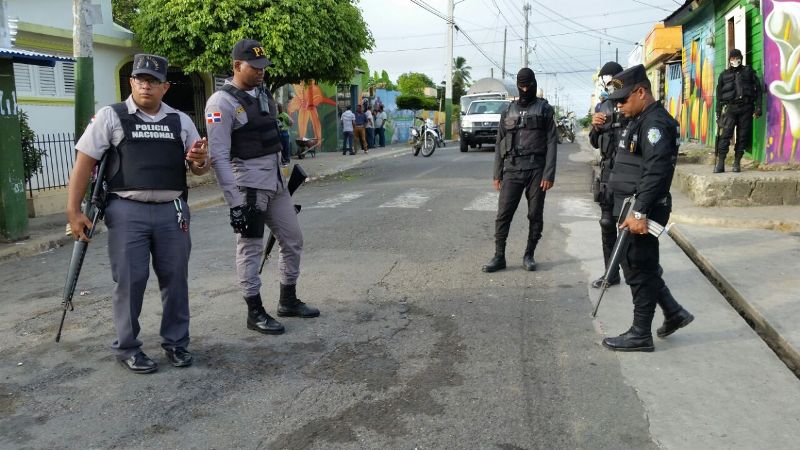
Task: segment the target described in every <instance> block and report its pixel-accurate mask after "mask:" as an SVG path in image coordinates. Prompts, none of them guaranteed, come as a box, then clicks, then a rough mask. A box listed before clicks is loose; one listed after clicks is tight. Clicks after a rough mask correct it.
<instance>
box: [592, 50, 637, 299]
mask: <svg viewBox="0 0 800 450" xmlns="http://www.w3.org/2000/svg"><path fill="white" fill-rule="evenodd" d="M620 72H622V66H620V65H619V64H617V63H616V62H614V61H609V62H607V63H605V64H604V65H603V68H602V69H600V73H599V77H600V79H599V82H600V84H601V86H602V88H603V89H604V92H607V91H608V85H609V84H610V83H611V79H612V78H613V77H614V75H617V74H618V73H620ZM627 124H628V119H626V118H625V116H623V115H622V113H620V112H619V111H617V105H616V104H615V103H614V102H613V101H612V100H608V99H606V100H605V101H603V102H602V103H600V104H599V105H598V107H597V111H596V112H595V113H594V115H593V116H592V129H591V130H590V131H589V142H590V143H591V144H592V147H594V148H596V149H599V150H600V175H599V176H598V177H597V179H595V181H594V184H593V187H592V190H593V191H594V192H593V193H594V201H596V202H597V203H599V204H600V236H601V238H602V242H603V261H604V262H605V267H606V270H607V269H608V259H609V258H610V257H611V251H612V250H613V249H614V243H615V242H616V241H617V220H616V217H615V216H614V214H613V211H614V195H613V193H612V192H611V189H609V187H608V177H609V175H610V174H611V168H612V166H613V164H614V153H615V152H616V151H617V146H618V145H619V140H620V136H621V135H622V130H623V129H624V128H625V126H626V125H627ZM604 277H605V274H603V275H602V276H600V278H598V279H596V280H594V281H592V287H594V288H599V287H601V286H602V285H603V281H604ZM619 282H620V278H619V268H616V269H615V270H614V271H613V272H612V273H611V275H610V276H609V279H608V284H610V285H615V284H619Z"/></svg>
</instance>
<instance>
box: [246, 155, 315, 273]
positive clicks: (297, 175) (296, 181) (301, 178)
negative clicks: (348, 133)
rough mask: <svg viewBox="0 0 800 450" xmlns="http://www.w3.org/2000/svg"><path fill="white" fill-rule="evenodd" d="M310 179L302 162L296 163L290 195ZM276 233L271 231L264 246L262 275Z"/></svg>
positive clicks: (295, 206) (297, 210) (295, 210)
mask: <svg viewBox="0 0 800 450" xmlns="http://www.w3.org/2000/svg"><path fill="white" fill-rule="evenodd" d="M307 179H308V175H307V174H306V171H305V170H303V168H302V167H301V166H300V164H295V165H294V168H292V174H291V175H290V176H289V182H288V183H287V184H288V187H289V195H294V191H296V190H297V188H299V187H300V186H302V185H303V183H305V182H306V180H307ZM300 209H301V207H300V205H294V212H295V214H300ZM275 241H276V239H275V234H273V233H270V234H269V238H268V239H267V244H266V245H265V246H264V258H263V259H262V260H261V267H260V268H259V269H258V274H259V275H261V272H262V271H263V270H264V264H266V263H267V260H268V259H269V256H270V253H272V248H273V247H274V246H275Z"/></svg>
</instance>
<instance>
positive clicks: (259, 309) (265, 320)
mask: <svg viewBox="0 0 800 450" xmlns="http://www.w3.org/2000/svg"><path fill="white" fill-rule="evenodd" d="M244 301H245V302H247V328H248V329H250V330H256V331H258V332H259V333H264V334H283V332H284V331H285V330H284V328H283V325H281V323H280V322H278V321H277V320H275V319H273V318H272V316H270V315H269V314H267V312H266V311H265V310H264V305H263V304H262V303H261V294H257V295H254V296H252V297H245V298H244Z"/></svg>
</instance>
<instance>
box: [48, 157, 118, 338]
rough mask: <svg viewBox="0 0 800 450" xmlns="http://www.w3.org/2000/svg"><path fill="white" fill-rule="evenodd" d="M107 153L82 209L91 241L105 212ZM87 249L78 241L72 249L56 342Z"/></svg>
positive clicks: (83, 242)
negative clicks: (87, 219)
mask: <svg viewBox="0 0 800 450" xmlns="http://www.w3.org/2000/svg"><path fill="white" fill-rule="evenodd" d="M107 155H108V152H106V154H105V155H103V158H102V159H101V160H100V167H99V168H98V169H97V177H96V179H95V182H94V186H93V188H92V196H91V199H90V201H88V202H86V205H85V207H84V214H86V216H87V217H91V218H92V227H91V228H89V229H87V230H85V233H86V236H87V237H88V238H89V239H91V238H92V236H94V231H95V229H97V222H99V221H100V220H102V219H103V213H104V211H105V194H106V188H107V187H106V177H105V171H106V163H107V162H108V156H107ZM88 248H89V242H87V241H82V240H80V239H78V240H77V241H75V244H74V245H73V247H72V257H71V258H70V260H69V269H68V270H67V281H66V282H65V283H64V298H63V300H62V301H61V304H62V305H63V307H64V309H63V311H62V313H61V322H60V323H59V325H58V333H56V342H60V341H61V331H62V330H63V328H64V319H66V317H67V310H69V311H72V310H74V309H75V307H74V306H73V305H72V297H73V296H74V295H75V288H76V286H77V285H78V276H79V275H80V274H81V268H82V267H83V260H84V258H85V257H86V250H87V249H88Z"/></svg>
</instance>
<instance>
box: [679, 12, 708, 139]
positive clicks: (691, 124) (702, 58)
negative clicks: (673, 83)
mask: <svg viewBox="0 0 800 450" xmlns="http://www.w3.org/2000/svg"><path fill="white" fill-rule="evenodd" d="M713 33H714V30H713V28H711V27H701V28H700V29H699V30H697V32H695V33H691V34H689V33H687V34H684V47H683V73H684V76H685V79H684V81H683V106H682V107H681V108H680V111H679V114H680V116H679V117H680V120H679V122H680V123H681V134H682V136H683V137H684V138H687V139H693V140H696V141H699V142H700V143H702V144H705V145H712V144H713V143H714V141H715V136H714V132H713V130H714V129H715V122H716V120H715V114H714V108H715V105H714V48H713V47H711V46H709V45H708V44H707V42H708V41H709V40H710V39H709V37H711V36H713Z"/></svg>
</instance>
